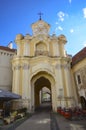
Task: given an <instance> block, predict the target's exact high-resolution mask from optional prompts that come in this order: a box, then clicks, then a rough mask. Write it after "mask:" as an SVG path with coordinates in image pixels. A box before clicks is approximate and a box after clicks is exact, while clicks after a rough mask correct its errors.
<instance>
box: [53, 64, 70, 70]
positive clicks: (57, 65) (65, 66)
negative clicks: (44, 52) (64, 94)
mask: <svg viewBox="0 0 86 130" xmlns="http://www.w3.org/2000/svg"><path fill="white" fill-rule="evenodd" d="M55 68H56V69H60V68H64V69H69V68H70V67H69V65H66V64H65V65H64V64H56V66H55Z"/></svg>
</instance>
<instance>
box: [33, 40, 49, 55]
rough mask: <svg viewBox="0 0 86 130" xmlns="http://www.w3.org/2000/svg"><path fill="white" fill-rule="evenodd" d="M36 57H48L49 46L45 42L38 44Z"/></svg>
mask: <svg viewBox="0 0 86 130" xmlns="http://www.w3.org/2000/svg"><path fill="white" fill-rule="evenodd" d="M35 54H36V55H48V54H49V52H48V51H47V46H46V44H45V43H43V42H41V41H40V42H39V43H37V44H36V50H35Z"/></svg>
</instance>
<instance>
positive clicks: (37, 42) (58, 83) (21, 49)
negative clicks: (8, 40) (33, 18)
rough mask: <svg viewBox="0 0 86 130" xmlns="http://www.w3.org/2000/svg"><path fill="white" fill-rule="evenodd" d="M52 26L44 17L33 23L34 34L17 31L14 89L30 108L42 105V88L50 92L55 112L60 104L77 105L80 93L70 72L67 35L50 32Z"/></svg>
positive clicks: (66, 105) (13, 68) (65, 105)
mask: <svg viewBox="0 0 86 130" xmlns="http://www.w3.org/2000/svg"><path fill="white" fill-rule="evenodd" d="M49 29H50V25H49V24H48V23H46V22H45V21H43V20H38V21H37V22H35V23H33V24H32V31H33V35H32V36H31V35H29V34H26V36H23V35H22V34H18V35H17V36H16V39H15V42H16V44H17V55H15V56H14V57H13V59H12V70H13V85H12V91H13V92H15V93H17V94H19V95H21V96H22V101H23V100H24V101H26V104H25V105H26V106H27V108H28V110H30V111H31V110H32V109H33V110H34V109H35V108H36V107H38V106H39V105H40V96H39V95H40V91H41V89H42V88H43V87H47V88H49V89H50V92H51V103H52V109H53V111H56V110H57V107H58V106H62V107H71V106H75V104H76V102H77V96H76V92H75V87H74V82H73V78H72V73H71V56H69V55H67V54H66V51H65V44H66V42H67V39H66V37H65V36H64V35H60V36H56V35H49Z"/></svg>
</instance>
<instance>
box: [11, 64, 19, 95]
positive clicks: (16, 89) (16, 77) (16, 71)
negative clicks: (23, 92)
mask: <svg viewBox="0 0 86 130" xmlns="http://www.w3.org/2000/svg"><path fill="white" fill-rule="evenodd" d="M19 76H20V70H19V66H15V67H14V71H13V88H12V91H13V92H15V93H17V94H19V86H20V77H19Z"/></svg>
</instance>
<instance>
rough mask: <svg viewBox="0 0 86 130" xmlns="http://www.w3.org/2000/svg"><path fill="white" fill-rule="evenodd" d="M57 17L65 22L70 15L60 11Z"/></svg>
mask: <svg viewBox="0 0 86 130" xmlns="http://www.w3.org/2000/svg"><path fill="white" fill-rule="evenodd" d="M57 16H58V17H59V20H60V21H62V22H63V21H64V18H65V16H68V14H66V13H64V12H62V11H59V12H58V13H57Z"/></svg>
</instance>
